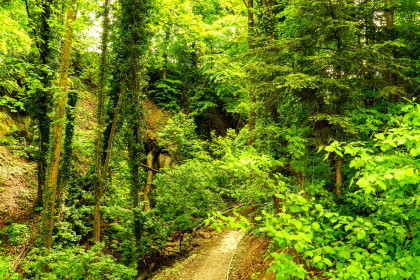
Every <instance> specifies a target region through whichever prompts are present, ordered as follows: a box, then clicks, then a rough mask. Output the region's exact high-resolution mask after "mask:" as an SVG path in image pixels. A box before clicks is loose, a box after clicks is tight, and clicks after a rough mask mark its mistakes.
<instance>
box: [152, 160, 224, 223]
mask: <svg viewBox="0 0 420 280" xmlns="http://www.w3.org/2000/svg"><path fill="white" fill-rule="evenodd" d="M223 180H224V177H223V176H222V174H220V171H219V170H218V168H217V167H216V166H215V165H213V164H211V163H209V162H202V161H198V160H192V161H188V162H186V163H185V164H183V165H180V166H177V167H175V168H174V169H171V170H167V172H165V173H163V174H160V175H158V176H157V178H156V181H155V184H156V186H157V189H156V192H155V201H156V211H157V215H158V216H159V217H160V218H161V219H162V220H163V221H165V223H166V224H167V225H168V226H169V227H170V228H171V229H172V230H187V229H191V228H193V227H195V226H197V225H198V224H200V223H201V221H202V219H203V218H205V217H207V213H208V212H210V211H212V210H217V209H220V208H222V207H223V206H224V202H223V200H222V198H221V196H220V192H221V188H220V185H221V184H222V181H223Z"/></svg>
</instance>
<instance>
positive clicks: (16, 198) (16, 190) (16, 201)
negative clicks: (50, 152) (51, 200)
mask: <svg viewBox="0 0 420 280" xmlns="http://www.w3.org/2000/svg"><path fill="white" fill-rule="evenodd" d="M19 152H20V151H19V150H15V151H13V150H11V149H8V148H6V147H4V146H0V231H1V230H2V229H3V228H4V227H6V226H8V225H9V224H10V223H23V222H26V221H31V220H32V218H33V217H32V216H31V215H32V213H33V201H34V200H35V196H36V173H35V167H36V164H35V163H32V162H30V161H29V160H26V159H23V158H21V156H20V155H19V154H18V153H19Z"/></svg>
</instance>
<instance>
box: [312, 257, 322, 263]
mask: <svg viewBox="0 0 420 280" xmlns="http://www.w3.org/2000/svg"><path fill="white" fill-rule="evenodd" d="M320 260H322V257H321V256H315V257H314V258H313V260H312V261H313V262H314V263H317V262H319V261H320Z"/></svg>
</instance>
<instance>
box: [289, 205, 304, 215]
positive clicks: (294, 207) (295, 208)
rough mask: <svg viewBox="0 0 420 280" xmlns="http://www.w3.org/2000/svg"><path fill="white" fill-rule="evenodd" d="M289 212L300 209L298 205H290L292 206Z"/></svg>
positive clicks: (299, 210)
mask: <svg viewBox="0 0 420 280" xmlns="http://www.w3.org/2000/svg"><path fill="white" fill-rule="evenodd" d="M289 209H290V212H292V213H297V212H301V211H302V209H301V208H300V207H299V206H297V205H292V206H290V208H289Z"/></svg>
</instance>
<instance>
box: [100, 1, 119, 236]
mask: <svg viewBox="0 0 420 280" xmlns="http://www.w3.org/2000/svg"><path fill="white" fill-rule="evenodd" d="M108 26H109V0H105V3H104V21H103V25H102V28H103V33H102V48H101V49H102V54H101V68H100V73H99V90H100V92H99V95H98V115H97V119H98V130H97V133H96V179H97V182H96V189H95V212H94V221H95V222H94V224H95V225H94V237H95V242H100V241H101V217H100V212H99V207H100V200H101V197H102V193H103V186H104V184H105V181H104V180H103V178H105V179H106V171H105V170H104V172H103V173H102V132H103V131H102V130H103V127H104V120H103V118H104V108H105V85H106V66H107V49H108ZM118 103H120V100H118ZM117 107H118V105H117ZM118 111H119V109H117V111H116V112H115V115H116V116H118V113H119V112H118ZM114 120H115V118H114ZM115 123H116V120H115V122H113V124H112V125H113V127H114V124H115ZM111 130H112V128H111ZM114 132H115V128H114ZM114 132H111V134H112V135H111V136H110V137H109V141H110V143H111V144H112V139H113V134H114ZM107 151H108V150H107ZM110 153H111V151H110V150H109V151H108V152H107V153H106V157H108V158H109V155H110ZM102 174H104V176H102Z"/></svg>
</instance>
